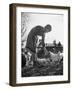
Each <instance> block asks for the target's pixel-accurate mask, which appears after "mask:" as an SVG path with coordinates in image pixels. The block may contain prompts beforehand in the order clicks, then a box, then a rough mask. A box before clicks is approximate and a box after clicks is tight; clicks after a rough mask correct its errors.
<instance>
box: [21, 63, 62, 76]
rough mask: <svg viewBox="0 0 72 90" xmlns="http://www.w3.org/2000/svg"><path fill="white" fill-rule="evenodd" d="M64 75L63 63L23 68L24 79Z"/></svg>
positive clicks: (37, 64)
mask: <svg viewBox="0 0 72 90" xmlns="http://www.w3.org/2000/svg"><path fill="white" fill-rule="evenodd" d="M51 75H53V76H54V75H63V61H59V62H54V63H53V62H48V63H47V65H45V64H44V65H43V64H40V63H37V62H36V64H35V65H34V66H33V67H23V68H22V73H21V76H22V77H34V76H51Z"/></svg>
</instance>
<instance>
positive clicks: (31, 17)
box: [21, 12, 64, 44]
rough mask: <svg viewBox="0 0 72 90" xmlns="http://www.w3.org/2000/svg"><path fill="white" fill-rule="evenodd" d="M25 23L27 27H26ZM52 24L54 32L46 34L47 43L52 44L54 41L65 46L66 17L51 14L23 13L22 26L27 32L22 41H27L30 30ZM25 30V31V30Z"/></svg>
mask: <svg viewBox="0 0 72 90" xmlns="http://www.w3.org/2000/svg"><path fill="white" fill-rule="evenodd" d="M24 23H25V25H24ZM47 24H50V25H51V26H52V31H51V32H49V33H46V35H45V43H52V42H53V41H54V40H56V42H57V43H58V42H59V41H60V42H61V43H62V44H63V41H64V40H63V39H64V16H63V14H51V13H45V14H44V13H27V12H25V13H24V12H22V13H21V25H22V27H24V28H26V32H25V34H24V36H23V37H22V39H26V38H27V35H28V33H29V32H30V30H31V29H32V28H33V27H35V26H37V25H41V26H43V27H44V26H45V25H47ZM24 30H25V29H24Z"/></svg>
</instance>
